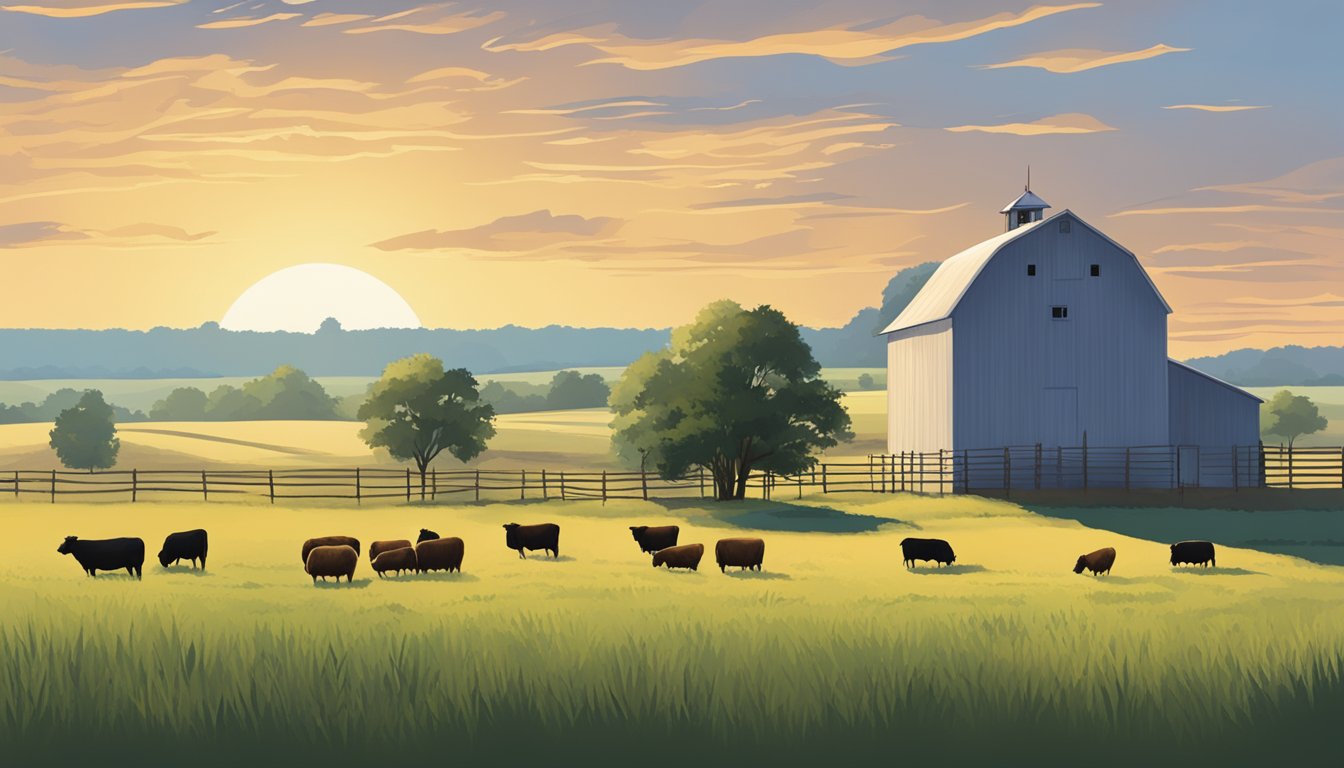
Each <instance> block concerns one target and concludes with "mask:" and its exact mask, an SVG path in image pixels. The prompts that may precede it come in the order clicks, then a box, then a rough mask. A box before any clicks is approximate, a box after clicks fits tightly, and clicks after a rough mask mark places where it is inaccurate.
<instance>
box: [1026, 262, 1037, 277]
mask: <svg viewBox="0 0 1344 768" xmlns="http://www.w3.org/2000/svg"><path fill="white" fill-rule="evenodd" d="M1035 276H1036V265H1035V264H1028V265H1027V277H1035Z"/></svg>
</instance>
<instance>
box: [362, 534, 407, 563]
mask: <svg viewBox="0 0 1344 768" xmlns="http://www.w3.org/2000/svg"><path fill="white" fill-rule="evenodd" d="M409 546H411V542H409V541H407V540H406V539H390V540H387V541H375V542H373V543H372V544H370V545H369V562H370V563H372V562H373V561H374V560H377V559H378V556H379V555H381V554H383V553H384V552H391V551H392V550H394V549H406V548H407V547H409Z"/></svg>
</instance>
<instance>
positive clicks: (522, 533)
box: [504, 523, 560, 560]
mask: <svg viewBox="0 0 1344 768" xmlns="http://www.w3.org/2000/svg"><path fill="white" fill-rule="evenodd" d="M504 530H505V531H506V533H505V534H504V544H505V545H506V546H508V548H509V549H516V550H518V556H519V557H521V558H523V559H524V560H526V559H527V554H526V553H525V552H523V550H524V549H533V550H535V549H541V550H546V551H548V552H550V553H551V557H559V556H560V526H558V525H556V524H555V523H541V524H540V525H519V524H517V523H509V524H508V525H505V526H504Z"/></svg>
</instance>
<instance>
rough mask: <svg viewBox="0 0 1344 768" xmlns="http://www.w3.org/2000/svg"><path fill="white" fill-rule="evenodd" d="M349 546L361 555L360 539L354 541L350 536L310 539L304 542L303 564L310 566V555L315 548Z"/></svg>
mask: <svg viewBox="0 0 1344 768" xmlns="http://www.w3.org/2000/svg"><path fill="white" fill-rule="evenodd" d="M342 545H344V546H347V547H349V548H351V549H353V550H355V554H356V555H358V554H359V539H352V538H350V537H349V536H319V537H318V538H316V539H309V540H307V541H305V542H303V563H304V565H307V564H308V553H309V552H312V551H313V548H314V547H339V546H342Z"/></svg>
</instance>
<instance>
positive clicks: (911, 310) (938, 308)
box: [882, 208, 1171, 333]
mask: <svg viewBox="0 0 1344 768" xmlns="http://www.w3.org/2000/svg"><path fill="white" fill-rule="evenodd" d="M1061 216H1068V217H1070V218H1071V219H1073V220H1074V221H1076V222H1078V223H1079V224H1081V225H1083V226H1085V227H1087V228H1088V229H1090V230H1092V231H1093V232H1095V233H1097V235H1099V236H1100V237H1102V238H1103V239H1105V240H1106V241H1107V242H1109V243H1111V244H1112V245H1114V246H1115V247H1116V248H1119V249H1120V250H1121V251H1123V252H1125V253H1127V254H1129V256H1130V258H1133V259H1134V261H1135V263H1136V264H1138V258H1137V257H1135V256H1134V254H1133V252H1131V251H1130V250H1129V249H1128V248H1125V247H1124V246H1122V245H1120V244H1119V243H1117V242H1115V241H1114V240H1112V239H1111V238H1109V237H1107V236H1106V234H1105V233H1104V232H1102V231H1101V230H1099V229H1097V228H1096V227H1094V226H1092V225H1091V224H1088V223H1087V222H1085V221H1083V220H1082V219H1080V218H1078V215H1077V214H1075V213H1073V212H1072V211H1070V210H1069V209H1067V208H1065V209H1064V210H1062V211H1060V212H1059V213H1056V214H1055V215H1053V216H1051V217H1050V218H1048V219H1044V220H1042V221H1033V222H1031V223H1028V224H1023V225H1022V226H1020V227H1018V228H1016V229H1011V230H1009V231H1007V232H1004V233H1003V234H1001V235H996V236H995V237H991V238H990V239H988V240H986V241H984V242H982V243H978V244H976V245H973V246H971V247H970V248H967V249H966V250H964V251H962V252H961V253H958V254H956V255H955V256H951V257H949V258H948V259H947V260H946V261H944V262H943V263H942V264H940V265H938V269H937V270H936V271H935V272H934V273H933V275H932V276H931V277H930V278H929V281H928V282H927V283H925V284H924V287H923V288H921V289H920V291H919V293H918V294H916V295H915V298H914V299H913V300H911V302H910V303H909V304H907V305H906V307H905V309H904V310H903V311H902V312H901V314H900V315H898V316H897V317H896V319H895V320H893V321H892V322H891V324H890V325H888V326H887V327H886V328H884V329H883V330H882V333H894V332H896V331H903V330H905V329H907V328H914V327H915V326H918V325H925V324H928V323H936V322H938V321H939V320H946V319H947V318H949V317H951V316H952V312H953V311H954V310H956V308H957V304H959V303H961V297H962V296H965V295H966V291H967V290H969V289H970V287H971V284H972V283H974V282H975V279H976V278H977V277H979V276H980V272H981V270H983V269H984V268H985V265H986V264H988V263H989V261H990V259H992V258H994V256H995V255H996V254H997V253H998V252H999V251H1000V250H1001V249H1002V248H1003V247H1004V246H1005V245H1007V244H1009V243H1011V242H1013V241H1014V240H1016V239H1017V238H1019V237H1023V236H1025V235H1027V234H1028V233H1030V232H1034V231H1035V230H1036V228H1037V227H1039V226H1041V225H1043V224H1045V223H1047V222H1051V221H1054V220H1056V219H1058V218H1059V217H1061ZM1138 267H1139V272H1140V273H1142V274H1143V277H1144V279H1145V280H1147V281H1148V285H1149V286H1151V287H1152V289H1153V294H1154V295H1156V296H1157V300H1158V301H1159V302H1161V303H1162V307H1163V308H1164V309H1165V310H1166V311H1167V313H1170V312H1171V306H1170V305H1169V304H1167V301H1166V299H1164V298H1162V293H1161V292H1160V291H1158V290H1157V286H1156V285H1154V284H1153V280H1152V278H1150V277H1148V272H1147V271H1146V270H1144V268H1143V265H1142V264H1138Z"/></svg>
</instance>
